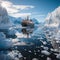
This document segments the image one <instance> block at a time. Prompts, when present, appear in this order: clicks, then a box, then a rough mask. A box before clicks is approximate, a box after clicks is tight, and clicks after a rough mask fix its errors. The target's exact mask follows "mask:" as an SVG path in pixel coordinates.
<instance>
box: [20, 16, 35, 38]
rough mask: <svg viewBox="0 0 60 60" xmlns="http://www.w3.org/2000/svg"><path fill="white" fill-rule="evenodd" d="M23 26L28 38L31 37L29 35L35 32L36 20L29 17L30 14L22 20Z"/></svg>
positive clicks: (23, 31)
mask: <svg viewBox="0 0 60 60" xmlns="http://www.w3.org/2000/svg"><path fill="white" fill-rule="evenodd" d="M21 25H22V27H24V28H22V33H23V34H26V35H27V38H29V35H30V34H32V33H33V31H34V22H33V21H32V19H29V16H27V18H26V19H25V20H22V22H21Z"/></svg>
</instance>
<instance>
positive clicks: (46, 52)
mask: <svg viewBox="0 0 60 60" xmlns="http://www.w3.org/2000/svg"><path fill="white" fill-rule="evenodd" d="M41 53H42V54H45V55H50V53H49V52H48V51H46V50H42V51H41Z"/></svg>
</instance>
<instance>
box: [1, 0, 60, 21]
mask: <svg viewBox="0 0 60 60" xmlns="http://www.w3.org/2000/svg"><path fill="white" fill-rule="evenodd" d="M1 1H2V6H3V7H5V8H6V9H7V11H8V14H9V15H10V16H12V17H16V18H18V17H23V16H24V17H26V16H27V15H29V16H30V18H36V19H37V20H38V21H39V22H43V21H44V20H45V18H46V16H47V14H48V13H50V12H52V11H53V10H54V9H56V8H57V7H59V6H60V0H1Z"/></svg>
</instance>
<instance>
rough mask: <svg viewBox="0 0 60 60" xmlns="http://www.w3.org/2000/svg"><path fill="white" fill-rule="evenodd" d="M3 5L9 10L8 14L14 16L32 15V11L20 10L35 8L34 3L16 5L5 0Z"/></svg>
mask: <svg viewBox="0 0 60 60" xmlns="http://www.w3.org/2000/svg"><path fill="white" fill-rule="evenodd" d="M1 5H2V6H3V7H5V8H6V9H7V11H8V14H9V15H10V16H13V17H21V16H26V15H31V13H20V11H21V10H27V9H32V8H34V6H32V5H14V4H13V3H12V2H10V1H5V0H2V3H1Z"/></svg>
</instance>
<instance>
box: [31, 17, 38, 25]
mask: <svg viewBox="0 0 60 60" xmlns="http://www.w3.org/2000/svg"><path fill="white" fill-rule="evenodd" d="M31 20H32V21H33V22H34V23H35V24H39V22H38V20H37V19H35V18H33V19H31Z"/></svg>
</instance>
